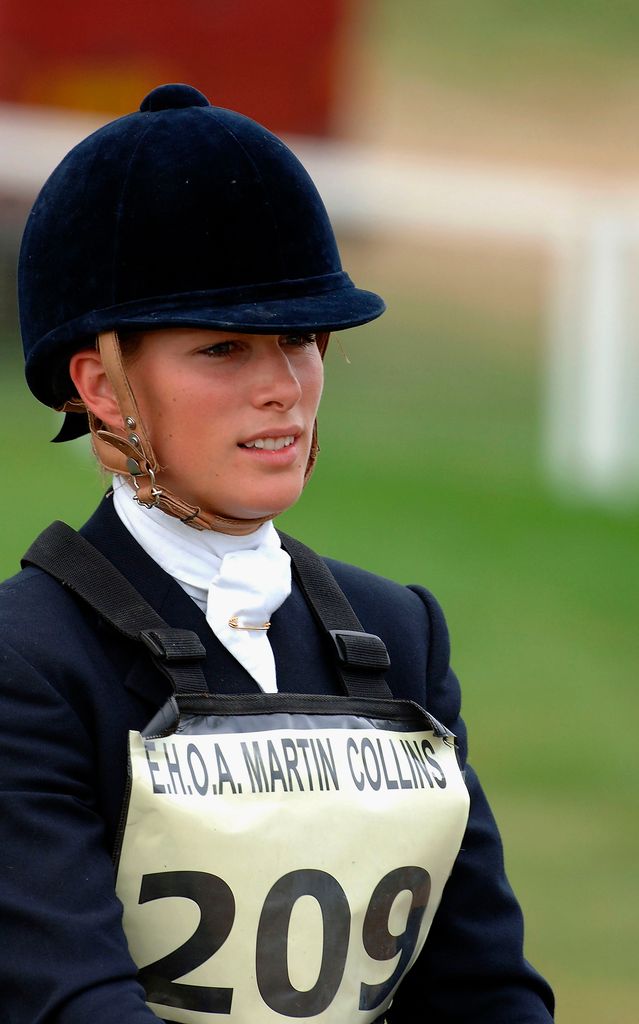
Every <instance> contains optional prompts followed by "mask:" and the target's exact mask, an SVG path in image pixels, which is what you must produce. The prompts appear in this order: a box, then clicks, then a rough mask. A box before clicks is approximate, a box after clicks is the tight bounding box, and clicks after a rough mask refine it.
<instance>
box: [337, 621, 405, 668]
mask: <svg viewBox="0 0 639 1024" xmlns="http://www.w3.org/2000/svg"><path fill="white" fill-rule="evenodd" d="M328 632H329V635H330V637H331V639H332V641H333V643H334V644H335V649H336V651H337V657H338V659H339V662H340V664H342V665H345V666H347V668H355V669H362V670H366V669H368V670H369V671H370V670H371V669H372V670H373V671H375V672H385V671H386V669H387V668H389V667H390V658H389V656H388V651H387V650H386V644H385V643H384V641H383V640H382V639H381V637H378V636H376V635H375V634H374V633H361V632H359V631H358V630H354V629H330V630H329V631H328Z"/></svg>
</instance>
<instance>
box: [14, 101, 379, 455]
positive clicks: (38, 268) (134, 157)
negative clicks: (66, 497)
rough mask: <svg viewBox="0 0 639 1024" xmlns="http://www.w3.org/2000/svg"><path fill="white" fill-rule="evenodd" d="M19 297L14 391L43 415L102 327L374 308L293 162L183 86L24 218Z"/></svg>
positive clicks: (247, 325) (292, 321) (300, 316)
mask: <svg viewBox="0 0 639 1024" xmlns="http://www.w3.org/2000/svg"><path fill="white" fill-rule="evenodd" d="M18 291H19V304H20V322H21V328H22V338H23V345H24V352H25V358H26V377H27V382H28V384H29V387H30V388H31V390H32V391H33V393H34V395H35V396H36V398H38V399H39V400H40V401H41V402H44V403H45V404H46V405H50V406H53V407H60V406H61V405H62V404H63V403H64V402H65V401H66V400H67V399H69V398H70V397H71V396H72V395H73V390H74V389H73V385H72V384H71V380H70V378H69V375H68V369H67V367H68V362H69V358H70V357H71V355H72V354H73V352H75V351H77V350H78V349H80V348H83V347H85V346H87V345H91V344H92V343H93V341H94V339H95V336H96V334H98V333H99V332H101V331H106V330H111V329H129V330H144V329H146V330H151V329H159V328H167V327H173V326H183V327H203V328H213V329H222V330H224V329H232V330H235V331H244V332H248V333H272V334H279V333H281V332H285V331H318V332H319V331H330V330H340V329H342V328H346V327H354V326H356V325H358V324H363V323H366V322H367V321H369V320H373V319H375V318H376V317H378V316H379V315H380V314H381V313H382V312H383V311H384V303H383V301H382V299H381V298H380V297H379V296H378V295H375V294H374V293H372V292H368V291H362V290H361V289H359V288H356V287H355V285H354V284H353V282H352V281H351V279H350V278H349V277H348V275H347V274H346V273H345V272H344V271H343V270H342V266H341V263H340V258H339V253H338V250H337V245H336V242H335V237H334V235H333V230H332V228H331V224H330V221H329V219H328V215H327V213H326V209H325V207H324V205H323V203H322V200H321V198H320V196H319V194H318V192H317V189H316V188H315V186H314V184H313V182H312V181H311V179H310V177H309V176H308V174H307V172H306V171H305V170H304V168H303V167H302V165H301V163H300V162H299V160H298V159H297V157H295V156H294V155H293V153H292V152H291V151H290V149H288V148H287V147H286V146H285V145H284V144H283V143H282V142H281V141H280V140H279V139H278V138H277V137H276V136H275V135H273V134H271V132H269V131H267V130H266V128H263V127H262V126H261V125H259V124H257V123H256V122H255V121H251V120H250V119H249V118H247V117H244V116H242V115H241V114H237V113H235V112H233V111H230V110H224V109H221V108H219V107H213V106H211V105H210V103H209V101H208V100H207V99H206V97H205V96H203V95H202V93H200V92H198V91H197V89H194V88H192V87H191V86H188V85H163V86H160V87H159V88H157V89H154V90H153V92H151V93H150V94H149V95H148V96H147V97H146V99H145V100H143V102H142V104H141V106H140V110H139V112H136V113H134V114H129V115H127V116H126V117H122V118H119V119H118V120H116V121H113V122H112V123H111V124H108V125H106V126H105V127H103V128H100V129H99V130H98V131H97V132H95V133H94V134H93V135H90V136H89V137H88V138H87V139H84V141H82V142H81V143H80V144H79V145H77V146H76V147H75V148H74V149H72V150H71V152H70V153H69V154H68V155H67V156H66V157H65V159H64V160H63V161H62V163H61V164H60V165H59V166H58V167H57V168H56V170H55V171H54V172H53V174H52V175H51V177H50V178H49V179H48V181H47V182H46V183H45V185H44V186H43V188H42V191H41V192H40V195H39V197H38V199H37V200H36V203H35V205H34V207H33V210H32V211H31V214H30V217H29V220H28V222H27V226H26V229H25V233H24V238H23V241H22V248H21V252H20V264H19V275H18ZM83 419H84V417H83ZM78 432H84V431H83V430H82V431H77V430H76V431H74V432H73V433H75V434H77V433H78ZM73 433H70V434H69V435H68V436H73Z"/></svg>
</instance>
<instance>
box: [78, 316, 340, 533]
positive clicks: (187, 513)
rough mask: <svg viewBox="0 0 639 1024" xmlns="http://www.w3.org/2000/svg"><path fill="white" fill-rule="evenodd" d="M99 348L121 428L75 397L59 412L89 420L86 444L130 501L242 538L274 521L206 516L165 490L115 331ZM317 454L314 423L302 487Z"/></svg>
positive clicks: (321, 343) (322, 344)
mask: <svg viewBox="0 0 639 1024" xmlns="http://www.w3.org/2000/svg"><path fill="white" fill-rule="evenodd" d="M328 338H329V335H328V333H323V334H318V336H317V345H318V348H319V350H320V353H321V356H322V359H323V358H324V353H325V351H326V346H327V344H328ZM97 346H98V350H99V352H100V356H101V358H102V363H103V365H104V370H105V372H106V375H107V377H108V379H109V383H110V384H111V387H112V388H113V392H114V394H115V397H116V400H117V403H118V407H119V410H120V413H121V415H122V420H123V422H124V424H125V427H126V430H122V431H121V432H120V431H118V432H116V431H115V430H110V429H109V428H108V426H107V425H106V424H104V423H102V421H101V420H98V419H96V417H95V416H94V415H93V413H92V412H91V411H90V410H87V409H86V407H85V405H84V403H83V402H82V401H81V400H80V399H77V398H74V399H71V400H70V401H69V402H66V403H65V405H64V406H63V407H62V410H61V411H63V412H84V411H86V412H87V414H88V417H89V426H90V428H91V441H92V444H93V451H94V452H95V455H96V458H97V459H98V461H99V462H100V464H101V465H102V466H104V468H105V469H108V470H109V471H110V472H112V473H117V474H119V475H120V476H123V477H125V478H128V479H129V480H130V481H131V483H132V485H133V488H134V490H135V494H134V496H133V497H134V500H135V501H137V502H139V503H140V504H141V505H145V506H146V507H147V508H153V507H155V508H159V509H161V510H162V512H165V513H166V514H167V515H169V516H174V517H175V518H176V519H180V520H181V522H183V523H186V524H187V525H188V526H192V527H193V529H195V530H215V531H216V532H218V533H229V534H232V535H242V534H247V533H251V532H252V531H253V530H256V529H257V527H258V526H261V525H262V523H266V522H268V521H269V519H273V518H274V516H275V515H276V513H273V515H269V516H262V517H260V518H258V519H234V518H232V517H229V516H224V515H220V514H219V513H217V512H206V511H204V510H203V509H201V508H198V507H197V506H194V505H190V504H189V503H188V502H186V501H184V500H183V499H182V498H179V497H178V496H177V495H175V494H172V493H171V492H170V491H167V490H166V489H165V488H164V487H161V486H160V485H159V484H158V482H157V475H158V473H159V472H160V465H159V463H158V460H157V458H156V456H155V452H154V451H153V447H152V445H151V441H150V440H149V436H148V434H147V432H146V428H145V426H144V423H143V422H142V417H141V416H140V412H139V409H138V405H137V402H136V400H135V395H134V394H133V391H132V389H131V385H130V383H129V379H128V377H127V375H126V370H125V368H124V363H123V360H122V351H121V349H120V342H119V340H118V336H117V334H116V332H115V331H106V332H104V333H103V334H100V335H98V340H97ZM318 452H319V445H318V443H317V421H316V422H315V423H314V424H313V437H312V440H311V448H310V452H309V456H308V462H307V464H306V473H305V475H304V484H305V485H306V483H307V481H308V480H309V478H310V476H311V473H312V472H313V467H314V465H315V460H316V458H317V454H318Z"/></svg>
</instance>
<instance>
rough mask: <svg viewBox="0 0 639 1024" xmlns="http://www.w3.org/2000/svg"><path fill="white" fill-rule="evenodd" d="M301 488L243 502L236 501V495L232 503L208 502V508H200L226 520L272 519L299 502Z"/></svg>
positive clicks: (264, 495)
mask: <svg viewBox="0 0 639 1024" xmlns="http://www.w3.org/2000/svg"><path fill="white" fill-rule="evenodd" d="M301 493H302V487H294V488H290V489H287V490H280V491H279V492H278V493H270V494H259V495H257V494H256V495H253V496H250V497H249V496H247V497H246V499H245V500H244V501H238V500H237V495H236V496H235V500H234V501H227V502H225V501H222V500H220V499H218V502H217V503H215V504H214V503H213V500H211V501H210V503H209V505H210V507H207V506H205V505H204V504H202V506H201V507H202V508H203V509H205V511H208V512H215V513H217V515H221V516H225V517H226V518H228V519H264V518H268V519H274V518H275V516H279V515H281V514H282V513H283V512H286V511H287V510H288V509H289V508H292V506H293V505H295V503H296V502H297V501H298V500H299V498H300V495H301Z"/></svg>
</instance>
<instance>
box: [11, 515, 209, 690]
mask: <svg viewBox="0 0 639 1024" xmlns="http://www.w3.org/2000/svg"><path fill="white" fill-rule="evenodd" d="M22 565H23V566H24V565H35V566H38V568H40V569H44V571H45V572H47V573H49V575H50V576H53V577H54V578H55V579H57V580H59V582H60V583H62V584H63V585H64V586H65V587H68V588H69V590H72V591H73V593H74V594H77V595H78V597H80V598H82V600H83V601H84V602H85V603H86V604H88V605H89V606H90V607H91V608H93V609H94V611H96V612H97V613H98V614H99V615H100V616H101V617H102V618H103V619H104V620H105V621H106V622H108V623H109V625H111V626H113V628H114V629H116V630H117V631H118V633H121V634H122V635H123V636H125V637H127V638H128V639H129V640H136V641H138V642H140V643H143V644H144V645H145V646H146V647H147V648H148V650H149V651H150V652H151V654H152V655H153V659H154V661H155V663H156V664H157V666H158V668H159V669H160V670H161V671H162V672H163V673H164V674H165V675H166V676H168V678H169V679H170V680H171V682H172V683H173V686H174V688H175V691H176V692H177V693H201V692H204V693H206V692H207V691H208V687H207V685H206V680H205V678H204V673H203V671H202V666H201V664H200V662H201V661H203V660H204V659H205V658H206V651H205V650H204V647H203V645H202V643H201V641H200V638H199V637H198V635H197V634H196V633H193V632H192V631H191V630H189V629H174V628H173V627H171V626H169V625H167V623H166V622H165V621H164V619H163V618H162V617H161V616H160V615H158V613H157V612H156V611H155V610H154V609H153V608H152V607H151V605H150V604H147V602H146V601H145V600H144V598H143V597H141V596H140V594H138V592H137V590H136V589H135V587H133V586H132V585H131V584H130V583H129V581H128V580H127V579H126V578H125V577H124V576H123V575H122V573H120V572H119V571H118V570H117V569H116V568H115V566H113V565H112V564H111V562H109V560H108V558H105V556H104V555H103V554H102V553H101V552H100V551H97V550H96V548H94V547H93V545H92V544H90V543H89V541H88V540H85V538H84V537H81V536H80V534H79V533H76V531H75V530H72V529H71V527H70V526H67V524H66V523H61V522H55V523H52V524H51V526H48V527H47V529H46V530H44V532H43V533H41V534H40V536H39V537H37V538H36V539H35V541H34V542H33V544H32V545H31V547H30V548H29V550H28V551H27V553H26V555H25V556H24V558H23V559H22Z"/></svg>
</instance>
